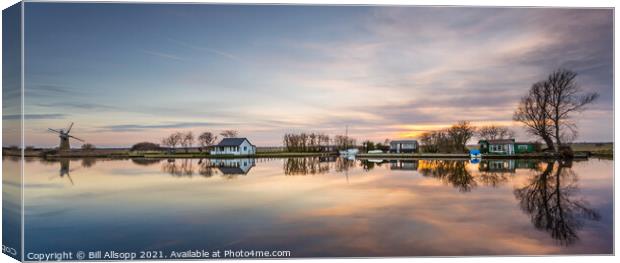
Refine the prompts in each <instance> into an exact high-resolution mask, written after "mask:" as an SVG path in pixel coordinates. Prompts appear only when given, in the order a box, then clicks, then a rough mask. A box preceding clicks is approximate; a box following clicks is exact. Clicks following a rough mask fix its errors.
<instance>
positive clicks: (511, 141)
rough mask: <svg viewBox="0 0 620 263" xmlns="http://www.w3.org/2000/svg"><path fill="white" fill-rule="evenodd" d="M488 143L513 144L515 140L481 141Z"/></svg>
mask: <svg viewBox="0 0 620 263" xmlns="http://www.w3.org/2000/svg"><path fill="white" fill-rule="evenodd" d="M485 141H486V142H488V143H489V144H511V143H515V139H499V140H482V141H480V142H481V143H482V142H485Z"/></svg>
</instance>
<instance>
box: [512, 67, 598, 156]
mask: <svg viewBox="0 0 620 263" xmlns="http://www.w3.org/2000/svg"><path fill="white" fill-rule="evenodd" d="M576 77H577V73H575V72H573V71H570V70H567V69H558V70H556V71H554V72H553V73H551V74H550V75H549V77H547V79H546V80H544V81H540V82H537V83H535V84H534V85H532V87H531V88H530V90H529V92H528V94H527V95H526V96H524V97H523V98H522V99H521V101H520V103H519V106H518V108H517V110H516V111H515V114H514V115H513V119H514V120H515V121H519V122H521V123H523V124H524V125H525V126H526V129H527V131H528V132H529V133H530V134H532V135H536V136H539V137H541V138H542V139H543V141H545V143H546V144H547V148H548V149H549V150H553V151H555V152H558V151H559V149H560V147H561V146H562V142H565V141H567V140H572V139H574V138H576V136H577V128H576V124H575V123H574V122H573V121H572V120H571V114H572V113H574V112H582V111H584V110H585V109H586V106H587V105H588V104H590V103H592V102H594V101H595V100H596V99H597V98H598V94H597V93H595V92H590V93H583V92H582V90H581V87H580V86H579V85H577V83H576V82H575V78H576ZM553 139H555V145H554V140H553Z"/></svg>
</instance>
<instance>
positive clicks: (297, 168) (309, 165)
mask: <svg viewBox="0 0 620 263" xmlns="http://www.w3.org/2000/svg"><path fill="white" fill-rule="evenodd" d="M327 172H329V160H322V159H321V158H319V157H309V158H288V159H286V160H285V161H284V174H285V175H308V174H311V175H315V174H324V173H327Z"/></svg>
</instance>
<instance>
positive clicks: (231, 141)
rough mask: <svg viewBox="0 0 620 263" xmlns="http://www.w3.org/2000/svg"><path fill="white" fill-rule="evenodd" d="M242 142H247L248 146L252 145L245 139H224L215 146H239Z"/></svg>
mask: <svg viewBox="0 0 620 263" xmlns="http://www.w3.org/2000/svg"><path fill="white" fill-rule="evenodd" d="M244 141H248V143H250V145H251V144H252V143H251V142H250V140H248V139H247V138H224V139H222V140H221V141H220V142H219V143H218V144H217V145H215V146H239V145H241V144H242V143H243V142H244Z"/></svg>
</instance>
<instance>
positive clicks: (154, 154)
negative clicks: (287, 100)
mask: <svg viewBox="0 0 620 263" xmlns="http://www.w3.org/2000/svg"><path fill="white" fill-rule="evenodd" d="M574 154H575V155H574V157H573V158H588V157H590V156H592V157H598V158H606V159H609V158H613V152H589V151H579V152H575V153H574ZM3 155H6V156H20V155H21V151H19V150H6V149H5V150H3ZM337 155H338V154H337V153H336V152H258V153H256V154H253V155H211V154H208V153H205V152H183V151H180V152H176V153H168V152H161V151H145V152H135V151H129V150H127V149H96V150H89V151H83V150H77V149H76V150H71V151H68V152H57V151H52V150H26V151H24V156H25V157H45V158H168V159H172V158H213V159H225V158H294V157H327V156H337ZM356 157H357V158H361V159H469V158H470V156H469V154H467V153H406V154H405V153H359V154H357V155H356ZM482 158H483V159H557V158H558V156H557V155H555V154H553V153H528V154H515V155H493V154H483V155H482Z"/></svg>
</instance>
